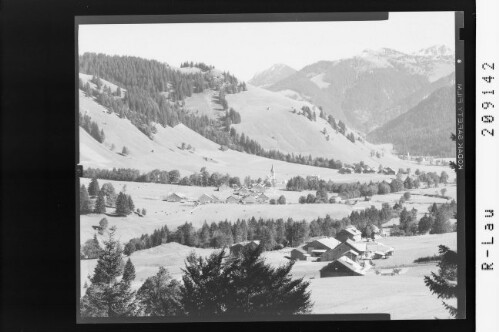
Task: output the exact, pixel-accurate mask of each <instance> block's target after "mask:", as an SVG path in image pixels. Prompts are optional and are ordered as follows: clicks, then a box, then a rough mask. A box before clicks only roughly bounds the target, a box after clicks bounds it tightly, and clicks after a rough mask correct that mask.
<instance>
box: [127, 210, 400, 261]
mask: <svg viewBox="0 0 499 332" xmlns="http://www.w3.org/2000/svg"><path fill="white" fill-rule="evenodd" d="M397 215H398V211H396V210H394V209H393V208H392V207H390V205H389V204H388V203H384V204H383V206H382V208H381V209H376V208H375V207H374V206H372V207H370V208H367V209H365V210H361V211H353V212H352V213H351V214H350V215H349V216H348V217H345V218H342V219H332V218H331V217H330V216H329V215H327V216H326V217H325V218H321V217H319V218H317V219H314V220H312V221H311V222H306V221H305V220H301V221H300V220H296V221H295V220H293V218H288V219H286V220H284V219H282V218H279V219H263V218H259V219H256V218H255V217H252V218H250V219H248V220H246V219H237V220H236V221H235V222H230V221H227V220H224V221H219V222H218V223H216V222H212V223H211V224H208V223H207V222H205V223H204V224H203V226H202V227H201V228H199V229H195V228H194V227H193V226H192V223H187V222H186V223H185V224H183V225H181V226H179V227H178V228H177V229H176V230H175V231H171V230H169V228H168V227H167V226H163V227H161V228H159V229H156V230H154V232H153V233H151V234H142V235H141V236H140V237H137V238H133V239H131V240H130V241H128V243H126V244H125V249H124V252H125V254H126V255H131V254H132V253H133V252H135V251H137V250H144V249H149V248H152V247H156V246H159V245H161V244H164V243H169V242H177V243H180V244H183V245H186V246H190V247H200V248H223V247H226V246H231V245H233V244H235V243H239V242H244V241H251V240H259V241H260V244H261V246H262V248H263V250H276V249H281V248H284V247H287V246H291V247H296V246H299V245H301V244H303V243H304V242H305V241H307V240H308V239H309V237H316V236H327V237H334V236H336V234H337V233H338V232H339V231H341V230H342V229H344V228H346V227H347V226H349V225H354V226H356V227H357V228H358V229H359V230H360V231H361V232H362V234H363V236H366V237H370V236H372V235H373V228H372V225H375V226H377V227H381V225H382V224H383V223H385V222H387V221H388V220H390V219H391V218H393V217H394V216H397ZM368 228H369V229H368Z"/></svg>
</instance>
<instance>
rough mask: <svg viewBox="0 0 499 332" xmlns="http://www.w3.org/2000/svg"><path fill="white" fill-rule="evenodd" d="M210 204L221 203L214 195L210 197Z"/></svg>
mask: <svg viewBox="0 0 499 332" xmlns="http://www.w3.org/2000/svg"><path fill="white" fill-rule="evenodd" d="M210 197H211V202H212V203H221V202H222V201H221V200H220V199H219V198H218V197H217V196H215V195H211V196H210Z"/></svg>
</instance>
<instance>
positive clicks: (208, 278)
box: [181, 247, 312, 316]
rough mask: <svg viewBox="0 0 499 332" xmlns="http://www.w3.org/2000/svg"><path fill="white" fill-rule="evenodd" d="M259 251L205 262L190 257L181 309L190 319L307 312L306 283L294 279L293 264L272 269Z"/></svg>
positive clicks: (216, 256)
mask: <svg viewBox="0 0 499 332" xmlns="http://www.w3.org/2000/svg"><path fill="white" fill-rule="evenodd" d="M260 255H261V248H260V247H259V248H258V249H256V250H250V249H248V250H243V254H242V255H238V256H234V257H231V258H229V259H225V258H226V257H225V251H224V250H222V251H220V252H219V253H214V254H212V255H211V256H210V257H208V258H202V257H196V256H195V255H194V254H192V255H191V256H189V257H188V258H187V261H186V268H185V270H184V276H183V278H182V279H183V281H184V283H183V285H182V286H181V292H182V305H183V307H184V310H185V311H186V314H188V315H192V316H197V315H199V316H205V315H217V316H232V315H234V316H237V315H239V316H240V315H252V316H255V315H256V316H265V315H282V314H297V313H306V312H308V311H310V309H311V307H312V304H311V302H310V292H309V291H308V285H309V284H308V282H305V281H303V279H293V278H292V277H291V274H290V271H291V268H292V266H293V263H292V262H290V263H288V264H287V265H284V266H281V267H278V268H273V267H271V266H269V265H267V264H265V261H264V260H263V259H262V258H261V256H260Z"/></svg>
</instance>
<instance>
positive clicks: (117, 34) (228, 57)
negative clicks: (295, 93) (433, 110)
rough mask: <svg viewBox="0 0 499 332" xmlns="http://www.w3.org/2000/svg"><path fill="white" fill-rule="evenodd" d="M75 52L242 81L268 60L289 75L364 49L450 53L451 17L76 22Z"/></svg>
mask: <svg viewBox="0 0 499 332" xmlns="http://www.w3.org/2000/svg"><path fill="white" fill-rule="evenodd" d="M78 33H79V35H78V43H79V44H78V53H79V54H83V53H85V52H97V53H105V54H109V55H130V56H138V57H142V58H146V59H155V60H158V61H160V62H166V63H168V64H169V65H171V66H175V67H179V66H180V63H181V62H184V61H193V62H204V63H206V64H209V65H214V66H215V67H216V68H219V69H221V70H224V71H229V72H231V73H233V74H235V75H236V77H238V78H239V79H242V80H249V79H250V78H251V77H253V76H254V75H255V74H256V73H258V72H260V71H263V70H265V69H267V68H269V67H271V66H272V65H274V64H276V63H283V64H286V65H288V66H291V67H293V68H295V69H297V70H299V69H301V68H303V67H305V66H307V65H309V64H312V63H314V62H317V61H320V60H336V59H341V58H348V57H352V56H355V55H359V54H360V53H361V52H362V51H363V50H365V49H373V50H376V49H380V48H383V47H387V48H393V49H396V50H398V51H401V52H405V53H411V52H414V51H417V50H419V49H422V48H426V47H429V46H432V45H442V44H443V45H446V46H448V47H450V48H451V49H452V50H454V12H425V13H422V12H419V13H390V18H389V19H388V20H386V21H364V22H362V21H360V22H359V21H357V22H262V23H166V24H107V25H106V24H95V25H80V27H79V32H78Z"/></svg>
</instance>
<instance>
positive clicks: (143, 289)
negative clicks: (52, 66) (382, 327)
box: [75, 11, 464, 323]
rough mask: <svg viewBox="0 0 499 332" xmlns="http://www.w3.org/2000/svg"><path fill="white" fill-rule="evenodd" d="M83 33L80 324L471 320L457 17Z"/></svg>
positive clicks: (100, 27) (129, 27)
mask: <svg viewBox="0 0 499 332" xmlns="http://www.w3.org/2000/svg"><path fill="white" fill-rule="evenodd" d="M77 22H79V23H78V24H77V32H76V33H77V45H76V49H77V52H76V59H75V61H76V63H75V66H76V75H77V77H75V82H76V88H77V94H76V98H77V101H76V104H77V105H78V106H77V109H76V110H75V117H77V119H78V123H77V124H78V126H77V133H76V135H77V141H78V142H77V150H78V153H77V158H78V160H79V165H81V167H82V169H83V173H82V177H81V178H80V179H79V184H78V188H75V189H76V190H77V196H78V200H79V206H77V209H78V212H77V214H78V217H77V219H76V221H75V222H76V223H77V230H78V234H77V243H78V244H79V262H78V268H77V274H78V282H79V289H78V290H77V291H76V296H77V297H78V298H77V299H75V300H76V301H75V302H77V309H76V310H77V316H78V322H79V323H86V322H92V321H93V320H94V319H104V320H100V321H99V322H106V320H105V319H109V322H121V321H128V320H129V319H131V318H132V319H133V318H135V317H141V318H142V319H146V321H147V319H151V321H152V320H155V321H158V319H159V321H161V322H168V321H169V320H181V321H186V322H188V321H190V320H193V321H196V320H200V319H201V320H202V319H203V318H206V317H211V319H214V320H219V321H224V320H226V319H231V318H234V317H237V318H239V319H241V320H243V321H244V320H251V319H254V320H255V319H256V320H258V319H265V320H272V319H274V318H277V317H283V316H290V315H296V316H304V315H310V316H313V315H329V314H330V315H333V314H388V315H389V317H390V319H392V320H433V319H439V320H443V319H456V318H463V317H459V315H458V305H457V302H458V301H457V297H456V296H457V295H456V294H457V289H458V282H457V268H458V261H459V259H458V257H459V255H463V254H464V253H462V252H458V251H457V248H458V232H457V229H458V223H459V222H464V221H463V220H462V218H460V217H458V205H457V195H458V190H459V188H458V187H457V181H456V170H455V168H457V167H458V166H459V165H457V164H456V156H457V154H456V135H459V134H458V132H457V128H456V117H457V109H456V50H455V48H456V46H455V45H456V33H455V30H456V22H455V12H451V11H442V12H390V13H389V16H388V17H387V18H386V19H384V20H366V21H360V20H356V21H347V20H345V21H339V20H338V21H328V20H323V21H322V20H319V21H289V22H282V21H272V20H269V21H267V22H265V21H258V22H248V21H247V22H222V21H216V20H215V21H213V22H196V21H195V20H193V21H191V22H187V21H186V22H169V21H168V20H167V19H165V22H163V23H158V22H155V23H148V22H140V20H139V22H137V21H134V22H133V23H126V22H124V23H121V22H118V23H108V22H104V21H102V22H100V23H99V22H96V21H92V22H90V23H86V22H85V19H84V17H81V20H80V21H77ZM76 254H77V253H76Z"/></svg>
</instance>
